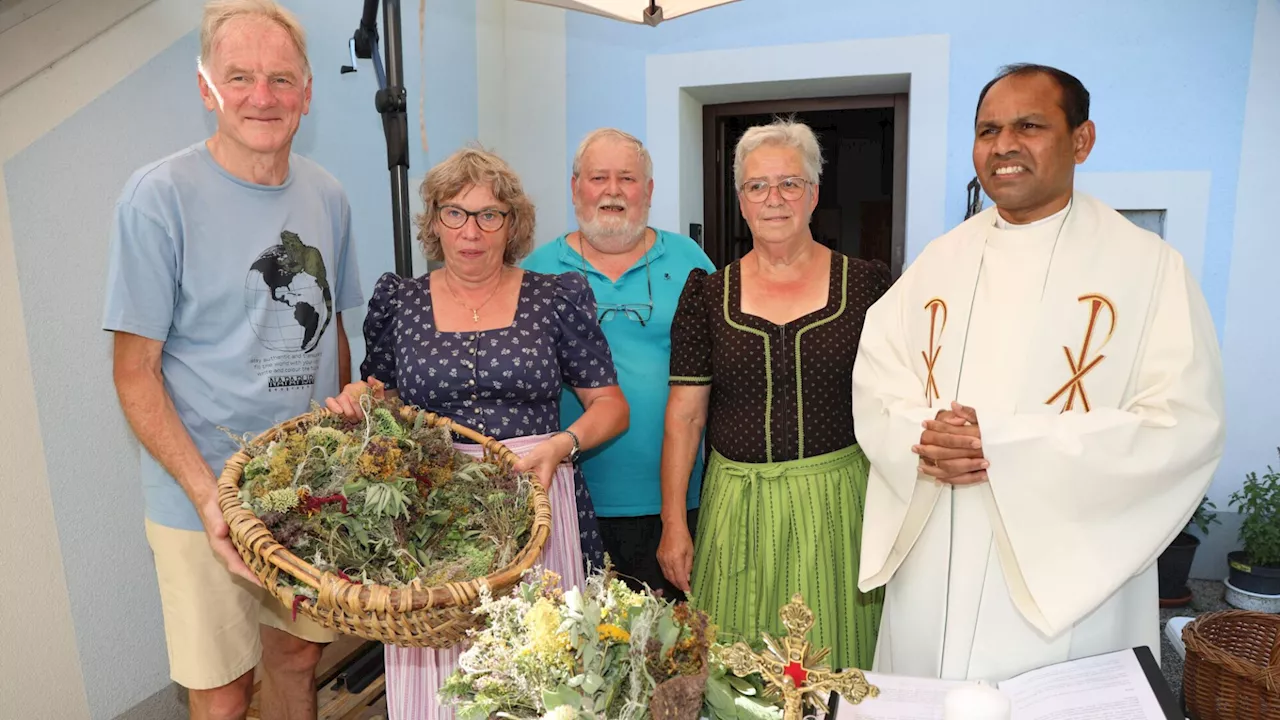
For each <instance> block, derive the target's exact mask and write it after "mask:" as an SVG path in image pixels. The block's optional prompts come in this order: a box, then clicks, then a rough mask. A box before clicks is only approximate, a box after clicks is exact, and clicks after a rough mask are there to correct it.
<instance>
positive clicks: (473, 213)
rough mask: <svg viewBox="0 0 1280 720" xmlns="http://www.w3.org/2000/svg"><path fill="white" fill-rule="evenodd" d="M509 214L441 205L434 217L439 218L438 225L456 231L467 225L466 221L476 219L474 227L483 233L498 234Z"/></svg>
mask: <svg viewBox="0 0 1280 720" xmlns="http://www.w3.org/2000/svg"><path fill="white" fill-rule="evenodd" d="M510 214H511V211H510V210H498V209H496V208H484V209H483V210H466V209H464V208H460V207H458V206H457V205H441V206H440V211H439V212H438V213H436V215H437V216H438V217H439V218H440V224H441V225H444V226H445V227H447V228H449V229H450V230H457V229H459V228H461V227H462V226H463V225H466V224H467V220H470V219H471V218H475V219H476V227H478V228H480V229H481V230H484V231H485V232H498V231H499V230H501V229H502V226H503V225H505V224H506V223H507V216H508V215H510Z"/></svg>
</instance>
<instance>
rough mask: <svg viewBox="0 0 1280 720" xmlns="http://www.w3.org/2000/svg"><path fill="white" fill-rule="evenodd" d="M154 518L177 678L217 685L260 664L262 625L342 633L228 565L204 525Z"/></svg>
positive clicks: (151, 535)
mask: <svg viewBox="0 0 1280 720" xmlns="http://www.w3.org/2000/svg"><path fill="white" fill-rule="evenodd" d="M146 524H147V542H148V543H150V544H151V552H152V553H153V554H154V555H155V561H156V577H157V578H158V579H159V581H160V605H161V608H162V610H163V611H164V634H165V640H166V643H167V644H168V648H169V676H170V677H171V678H173V681H174V682H176V683H178V684H179V685H181V686H183V687H185V688H188V689H191V690H209V689H212V688H217V687H222V686H223V685H226V684H228V683H230V682H231V681H232V680H235V679H236V678H238V677H240V676H241V675H243V674H245V673H247V672H249V671H250V670H252V669H253V668H254V666H256V665H257V664H258V660H259V659H260V658H261V657H262V637H261V635H260V632H259V628H258V626H259V624H262V625H268V626H270V627H273V628H277V629H280V630H283V631H285V632H287V633H289V634H290V635H293V636H295V637H300V638H302V639H304V640H310V641H311V642H317V643H328V642H333V641H334V640H335V639H337V633H335V632H333V631H331V630H327V629H325V628H323V627H321V626H320V625H319V624H317V623H316V622H314V621H312V620H311V619H310V618H306V617H302V616H299V617H298V619H297V621H296V622H295V621H293V620H291V619H290V618H291V615H292V611H291V610H290V609H289V608H287V607H285V606H284V603H282V602H280V601H279V600H277V599H276V598H275V597H273V596H271V595H270V594H269V593H268V592H267V591H266V590H263V589H262V588H259V587H256V586H254V585H252V584H251V583H249V582H247V581H246V580H244V579H243V578H241V577H238V576H236V575H232V574H231V573H230V572H228V571H227V568H226V566H225V565H224V564H223V563H222V561H221V560H219V559H218V556H217V555H215V554H214V552H213V549H212V548H210V547H209V541H208V540H207V539H206V538H205V534H204V532H203V531H191V530H178V529H175V528H170V527H165V526H163V525H157V524H155V523H153V522H151V521H150V520H147V522H146Z"/></svg>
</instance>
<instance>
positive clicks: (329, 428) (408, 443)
mask: <svg viewBox="0 0 1280 720" xmlns="http://www.w3.org/2000/svg"><path fill="white" fill-rule="evenodd" d="M361 405H362V408H363V409H364V411H365V416H364V418H363V419H361V420H354V421H352V420H347V419H345V418H343V417H340V416H336V415H331V414H329V413H327V412H324V411H323V410H322V409H320V408H319V407H318V406H316V407H313V410H312V413H311V414H310V416H309V417H307V418H304V419H303V420H302V421H301V422H299V423H298V424H297V426H296V427H295V428H294V429H292V430H290V431H288V432H286V433H284V434H283V435H282V436H281V437H278V438H276V439H274V440H271V441H244V440H239V439H238V440H239V442H240V444H241V445H242V447H244V449H245V450H246V452H247V453H248V454H249V456H250V460H249V462H248V463H246V465H245V467H244V472H243V474H242V478H241V485H240V500H241V505H242V507H244V508H246V509H248V510H250V511H252V512H253V513H254V514H255V515H257V516H258V517H259V519H261V520H262V521H263V523H264V524H265V525H266V526H267V528H268V529H269V530H270V531H271V533H272V535H273V536H274V537H275V539H276V540H277V542H279V543H280V544H282V545H284V546H285V547H287V548H289V550H290V551H292V552H293V553H294V554H295V555H297V556H299V557H301V558H304V559H306V560H308V561H309V562H310V563H311V564H312V565H314V566H315V567H316V568H317V569H319V570H321V571H331V572H334V573H336V574H338V575H341V576H343V577H346V578H347V579H349V580H352V581H354V582H365V583H378V584H382V585H389V586H392V587H403V586H405V585H411V584H416V585H420V586H427V587H432V586H437V585H441V584H443V583H446V582H461V581H466V580H470V579H473V578H476V577H483V576H485V575H488V574H490V573H492V572H494V571H496V570H498V569H501V568H502V567H505V566H506V565H508V564H509V563H510V562H511V560H512V559H513V558H514V557H515V556H516V554H517V553H518V552H519V551H520V548H522V547H523V546H524V544H525V543H526V542H527V540H528V536H529V528H530V525H531V512H530V506H529V503H528V498H529V492H530V489H531V487H532V486H531V484H530V479H529V477H528V476H526V475H520V476H517V475H514V474H511V473H506V472H503V471H501V469H500V468H499V467H498V466H497V465H495V464H493V463H489V462H483V461H477V460H475V459H473V458H472V457H470V456H468V455H466V454H465V453H462V452H459V451H457V450H455V449H454V447H453V438H452V435H451V433H450V432H449V430H448V429H447V428H440V427H429V426H427V425H426V423H425V416H424V414H422V413H420V412H405V413H402V412H401V411H402V410H403V409H404V405H403V404H401V403H400V402H399V401H398V400H378V399H375V398H374V397H373V396H372V395H371V394H366V395H364V396H363V397H362V398H361ZM281 577H282V578H284V577H286V576H283V575H282V576H281ZM291 580H292V579H291V578H290V579H288V580H286V582H291ZM292 584H293V585H294V590H295V592H296V593H297V594H298V595H301V596H305V597H309V598H312V599H315V598H314V595H315V591H314V590H312V589H311V588H309V587H306V586H305V585H303V584H301V583H292Z"/></svg>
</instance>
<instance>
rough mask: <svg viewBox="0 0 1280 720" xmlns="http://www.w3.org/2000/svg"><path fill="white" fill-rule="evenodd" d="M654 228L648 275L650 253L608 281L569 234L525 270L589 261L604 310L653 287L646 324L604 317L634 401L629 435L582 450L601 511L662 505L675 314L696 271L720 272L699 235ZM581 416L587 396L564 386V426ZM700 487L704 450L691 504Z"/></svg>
mask: <svg viewBox="0 0 1280 720" xmlns="http://www.w3.org/2000/svg"><path fill="white" fill-rule="evenodd" d="M655 232H656V233H657V235H658V237H657V240H655V241H654V243H653V247H652V248H650V249H649V252H648V262H649V272H648V279H647V280H646V277H645V258H644V257H641V258H640V259H639V260H637V261H636V264H635V265H633V266H632V267H631V268H630V269H629V270H627V271H626V272H625V273H623V275H622V277H620V278H618V281H617V282H613V281H611V280H609V278H607V277H605V275H604V274H603V273H601V272H599V271H598V270H596V269H595V268H593V267H591V266H590V265H589V264H586V263H585V262H584V261H583V258H582V255H580V254H579V253H578V251H577V250H576V249H574V248H573V247H570V245H569V243H568V242H567V241H566V238H567V237H568V235H561V236H560V237H558V238H556V239H555V240H554V241H552V242H549V243H547V244H545V245H543V246H542V247H539V248H538V249H537V250H534V251H533V254H531V255H530V256H529V257H528V258H527V259H525V261H524V262H523V263H522V264H521V265H522V266H523V267H524V268H525V269H526V270H532V271H534V272H542V273H554V274H560V273H565V272H578V273H581V272H583V270H584V267H585V270H586V275H587V280H588V282H589V283H590V284H591V289H592V290H593V291H594V292H595V296H596V303H598V304H599V306H600V307H601V308H602V309H603V308H606V307H608V306H609V305H628V304H630V305H643V304H645V303H647V302H648V300H649V284H650V283H651V284H652V287H653V316H652V318H651V319H649V320H647V321H646V322H645V324H644V326H643V327H642V326H641V325H640V323H639V322H637V321H636V320H634V319H631V318H628V317H626V316H625V315H624V314H622V313H612V314H611V315H610V316H609V318H608V319H606V320H605V321H604V322H602V323H600V327H601V328H602V329H603V330H604V335H605V338H607V339H608V341H609V349H610V350H611V351H612V353H613V363H614V365H615V366H616V367H617V370H618V384H619V385H620V386H621V387H622V392H623V394H624V395H626V396H627V403H628V404H629V405H630V406H631V426H630V428H628V429H627V431H626V432H625V433H623V434H622V435H619V436H618V437H616V438H614V439H613V440H611V441H609V442H607V443H605V444H604V445H601V446H600V447H598V448H593V449H592V450H590V451H589V452H585V453H583V454H582V460H581V462H582V474H583V475H584V476H585V478H586V481H587V488H588V489H589V490H590V491H591V502H592V503H593V504H594V505H595V511H596V515H597V516H599V517H606V518H607V517H637V516H640V515H657V514H659V513H660V512H661V511H662V488H661V485H660V480H659V466H660V465H661V462H662V426H663V422H664V421H665V419H666V412H667V392H668V391H669V389H670V388H669V385H668V378H669V376H670V364H671V318H672V317H673V316H674V315H675V312H676V304H677V303H678V302H679V301H680V291H681V290H683V289H684V281H685V280H686V279H687V278H688V277H689V271H690V270H693V269H694V268H702V269H703V270H706V271H707V272H715V266H714V265H712V264H711V260H710V259H709V258H708V257H707V254H706V253H704V252H703V251H702V248H700V247H698V244H697V243H696V242H694V241H693V240H692V239H690V238H687V237H685V236H684V235H677V234H675V233H669V232H666V231H663V230H656V231H655ZM581 416H582V403H580V402H578V398H577V396H576V395H574V394H573V392H572V391H571V390H569V389H567V388H564V389H562V394H561V398H560V423H561V425H560V427H568V426H569V424H570V423H572V422H574V421H575V420H577V419H578V418H579V417H581ZM701 491H702V453H701V452H699V453H698V458H697V461H696V462H695V463H694V466H693V474H692V475H691V476H690V477H689V495H688V507H689V509H693V508H696V507H698V497H699V495H700V493H701Z"/></svg>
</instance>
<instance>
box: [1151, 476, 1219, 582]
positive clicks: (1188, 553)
mask: <svg viewBox="0 0 1280 720" xmlns="http://www.w3.org/2000/svg"><path fill="white" fill-rule="evenodd" d="M1217 509H1218V506H1217V505H1214V504H1213V502H1212V501H1211V500H1209V498H1208V497H1205V498H1203V499H1201V500H1200V505H1199V506H1198V507H1196V511H1195V512H1194V513H1192V515H1191V519H1190V520H1189V521H1188V522H1187V527H1186V529H1184V530H1183V531H1182V532H1180V533H1178V536H1177V537H1175V538H1174V539H1173V542H1171V543H1169V547H1167V548H1165V549H1164V552H1162V553H1160V558H1159V559H1158V560H1157V561H1156V572H1157V574H1158V576H1159V578H1160V607H1182V606H1183V605H1186V604H1188V603H1190V602H1191V590H1190V588H1188V587H1187V578H1188V577H1190V576H1191V561H1192V560H1194V559H1195V557H1196V548H1198V547H1200V538H1199V537H1196V536H1195V535H1192V534H1191V533H1190V532H1187V531H1188V530H1190V529H1191V526H1192V525H1194V526H1196V528H1197V529H1198V530H1199V531H1200V535H1201V536H1204V535H1208V534H1209V526H1210V525H1212V524H1214V523H1217V522H1219V521H1218V513H1216V512H1214V511H1215V510H1217Z"/></svg>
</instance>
